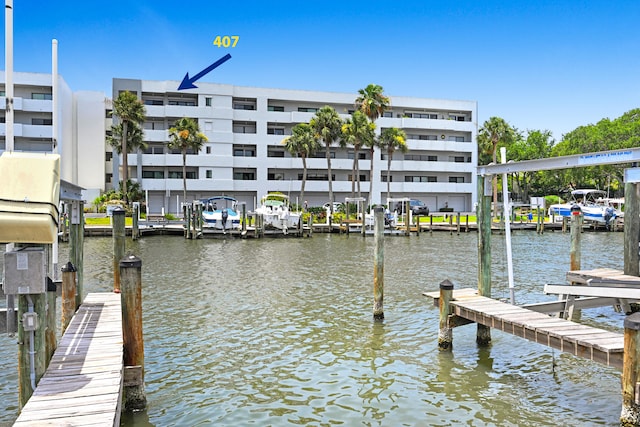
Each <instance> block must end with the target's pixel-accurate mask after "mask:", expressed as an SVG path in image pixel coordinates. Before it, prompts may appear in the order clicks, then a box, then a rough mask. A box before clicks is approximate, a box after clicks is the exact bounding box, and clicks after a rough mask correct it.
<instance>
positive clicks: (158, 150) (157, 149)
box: [143, 142, 164, 154]
mask: <svg viewBox="0 0 640 427" xmlns="http://www.w3.org/2000/svg"><path fill="white" fill-rule="evenodd" d="M143 152H144V154H164V144H162V143H157V142H156V143H148V144H147V148H145V149H144V151H143Z"/></svg>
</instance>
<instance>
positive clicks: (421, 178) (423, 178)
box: [404, 175, 429, 182]
mask: <svg viewBox="0 0 640 427" xmlns="http://www.w3.org/2000/svg"><path fill="white" fill-rule="evenodd" d="M404 182H429V181H428V179H427V177H426V176H419V175H407V176H405V177H404Z"/></svg>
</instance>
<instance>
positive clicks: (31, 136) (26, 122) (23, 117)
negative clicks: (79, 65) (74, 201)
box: [0, 71, 108, 202]
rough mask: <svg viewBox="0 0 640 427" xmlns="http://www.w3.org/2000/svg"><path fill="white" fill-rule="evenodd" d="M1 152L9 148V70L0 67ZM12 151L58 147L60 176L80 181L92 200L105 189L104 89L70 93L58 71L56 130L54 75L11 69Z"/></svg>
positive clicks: (85, 196) (67, 179) (54, 150)
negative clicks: (7, 138) (7, 115)
mask: <svg viewBox="0 0 640 427" xmlns="http://www.w3.org/2000/svg"><path fill="white" fill-rule="evenodd" d="M0 81H1V83H0V153H1V152H3V151H4V150H5V149H6V123H5V122H6V88H5V82H6V79H5V73H4V71H0ZM13 82H14V84H13V87H14V89H13V94H14V97H13V123H14V126H13V135H14V139H13V150H14V151H30V152H46V153H53V152H57V153H59V154H60V156H61V157H60V159H61V162H60V178H62V179H63V180H65V181H67V182H70V183H73V184H76V185H79V186H80V187H83V188H84V189H85V190H84V191H83V197H84V198H85V200H87V201H88V202H91V201H92V200H93V199H94V198H95V197H97V196H99V195H100V193H101V192H102V191H104V190H105V181H106V177H107V176H108V175H107V173H106V170H105V167H106V163H105V148H104V147H105V132H106V129H107V121H106V119H105V108H106V107H105V106H106V103H107V100H106V98H105V94H104V93H101V92H84V91H82V92H72V91H71V89H69V86H67V84H66V83H65V81H64V79H63V78H62V77H61V76H58V85H57V86H58V90H57V93H58V100H57V110H58V114H57V126H55V128H56V129H57V131H55V133H56V135H54V123H53V120H54V117H53V116H54V115H53V109H54V103H53V80H52V75H51V74H44V73H23V72H15V73H13Z"/></svg>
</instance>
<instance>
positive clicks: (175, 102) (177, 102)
mask: <svg viewBox="0 0 640 427" xmlns="http://www.w3.org/2000/svg"><path fill="white" fill-rule="evenodd" d="M169 105H179V106H182V107H195V106H196V101H193V100H189V99H181V100H177V99H170V100H169Z"/></svg>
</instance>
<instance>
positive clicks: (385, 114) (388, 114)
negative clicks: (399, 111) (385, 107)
mask: <svg viewBox="0 0 640 427" xmlns="http://www.w3.org/2000/svg"><path fill="white" fill-rule="evenodd" d="M382 117H393V112H392V111H385V112H384V114H383V115H382Z"/></svg>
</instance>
